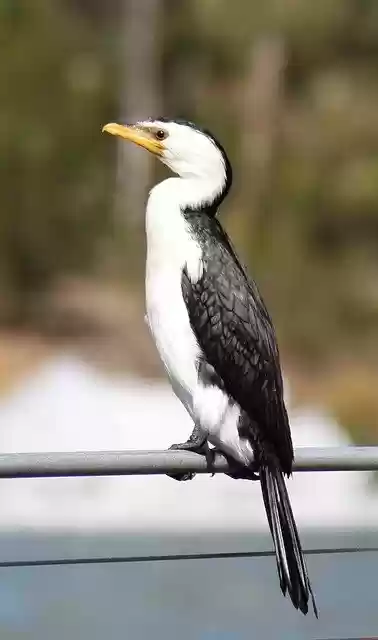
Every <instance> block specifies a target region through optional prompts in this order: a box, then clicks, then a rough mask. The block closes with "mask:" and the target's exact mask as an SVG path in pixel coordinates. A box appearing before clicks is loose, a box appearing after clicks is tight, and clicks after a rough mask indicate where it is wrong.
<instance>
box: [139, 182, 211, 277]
mask: <svg viewBox="0 0 378 640" xmlns="http://www.w3.org/2000/svg"><path fill="white" fill-rule="evenodd" d="M218 193H219V184H218V185H216V186H215V185H211V184H210V183H209V180H204V179H202V178H168V179H167V180H164V182H161V183H160V184H158V185H157V186H156V187H154V188H153V189H152V191H151V193H150V197H149V199H148V202H147V210H146V234H147V272H149V273H151V272H152V271H153V272H157V271H159V270H161V269H163V270H164V272H165V271H166V270H167V269H168V270H169V269H171V268H173V269H174V270H176V269H179V268H181V267H183V266H184V265H185V264H186V265H187V266H188V268H189V270H190V271H193V273H194V276H193V277H195V275H196V274H198V275H199V272H198V269H199V268H200V262H201V256H202V251H201V249H200V247H199V246H197V244H196V242H195V240H194V239H193V237H192V235H191V233H190V228H189V225H188V222H187V221H186V220H185V218H184V216H183V213H182V211H183V209H185V208H186V207H191V208H194V209H195V208H196V207H199V206H200V205H202V204H204V203H205V202H210V203H211V202H212V201H213V200H214V198H215V197H216V196H217V195H218ZM204 215H205V214H204ZM147 277H148V273H147Z"/></svg>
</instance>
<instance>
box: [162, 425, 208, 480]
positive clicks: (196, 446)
mask: <svg viewBox="0 0 378 640" xmlns="http://www.w3.org/2000/svg"><path fill="white" fill-rule="evenodd" d="M193 433H194V432H193ZM169 449H170V450H176V451H193V452H194V453H198V454H199V455H201V456H205V458H206V462H207V467H208V469H209V470H210V469H212V468H213V465H214V453H213V450H212V449H210V447H209V445H208V442H207V440H206V439H205V440H204V439H203V437H202V438H201V439H199V438H197V437H193V434H192V435H191V436H190V438H189V439H188V440H187V441H186V442H180V443H178V444H172V445H171V446H170V447H169ZM168 475H169V477H170V478H173V479H174V480H178V481H179V482H183V481H184V480H193V478H194V476H195V475H196V474H195V473H192V472H190V471H189V472H186V473H175V474H170V473H169V474H168ZM212 475H214V473H213V474H212Z"/></svg>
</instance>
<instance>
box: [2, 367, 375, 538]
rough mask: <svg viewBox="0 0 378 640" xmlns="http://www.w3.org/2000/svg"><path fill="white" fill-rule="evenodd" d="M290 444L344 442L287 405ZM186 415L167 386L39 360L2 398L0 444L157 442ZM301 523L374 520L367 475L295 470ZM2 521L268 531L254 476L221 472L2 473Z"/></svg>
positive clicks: (5, 447) (78, 446) (320, 419)
mask: <svg viewBox="0 0 378 640" xmlns="http://www.w3.org/2000/svg"><path fill="white" fill-rule="evenodd" d="M291 425H292V432H293V438H294V443H295V445H296V446H310V445H311V446H333V445H341V444H348V440H347V437H346V435H345V434H344V433H343V432H342V430H341V429H340V428H339V427H338V426H337V425H336V424H335V423H334V422H333V421H331V420H330V419H328V418H327V417H325V416H322V415H320V414H319V413H314V412H311V411H307V412H301V413H300V414H299V413H291ZM190 431H191V422H190V420H189V418H188V416H187V415H186V412H185V410H184V409H183V408H182V407H181V405H180V403H179V401H178V400H177V399H176V398H175V397H174V395H173V393H172V392H171V390H170V388H169V387H168V385H165V384H153V385H152V384H145V383H143V382H141V381H140V380H135V379H130V378H127V377H124V378H117V379H115V378H113V379H111V378H109V377H107V376H105V375H103V374H101V373H99V372H98V371H97V370H95V369H92V368H91V367H90V366H88V365H86V364H85V363H84V362H81V361H80V360H79V359H77V358H76V357H75V356H70V355H67V356H65V357H61V358H58V359H56V360H53V361H51V362H50V363H48V364H46V365H45V366H43V367H42V368H41V369H40V370H39V371H38V372H37V373H36V374H34V375H33V377H32V378H31V379H29V380H27V381H26V382H24V383H23V384H22V385H20V386H19V387H18V388H17V389H16V390H14V391H13V393H12V395H10V396H8V397H7V398H5V399H3V400H2V402H1V404H0V452H1V453H5V452H21V451H77V450H104V449H109V450H116V449H163V448H166V447H168V446H169V445H170V444H172V443H173V442H180V441H182V440H185V439H186V438H187V436H188V435H189V433H190ZM289 490H290V495H291V497H292V502H293V507H294V511H295V514H296V517H297V520H298V523H299V524H300V526H301V527H305V526H308V527H315V528H324V527H327V526H329V527H335V526H336V527H338V528H340V527H341V528H343V527H345V528H348V527H354V526H358V527H363V526H367V527H370V526H377V525H378V500H377V494H376V493H375V492H374V488H373V487H372V483H369V474H366V473H353V472H351V473H298V474H295V477H294V479H292V480H290V481H289ZM0 527H1V528H2V529H8V528H9V529H15V528H17V529H34V530H35V529H37V530H38V529H41V530H42V529H53V528H55V529H59V530H61V529H65V530H71V531H74V530H81V531H86V530H87V531H89V530H103V531H104V530H105V531H106V530H114V529H119V530H129V531H138V530H139V531H142V530H143V531H146V530H147V531H153V530H160V531H173V530H174V531H183V532H187V531H188V530H193V531H194V530H195V531H199V530H211V529H220V530H223V531H224V530H234V531H240V530H253V529H264V530H265V529H266V527H267V525H266V517H265V514H264V511H263V507H262V500H261V495H260V488H259V486H258V483H250V482H247V481H235V480H232V479H230V478H227V477H225V476H222V475H217V476H215V477H214V478H210V477H209V476H208V475H205V476H197V477H196V478H195V479H194V480H193V481H191V482H186V483H179V482H176V481H174V480H172V479H170V478H167V477H165V476H150V477H148V476H146V477H121V478H119V477H107V478H47V479H27V480H26V479H25V480H24V479H22V480H20V479H16V480H1V481H0Z"/></svg>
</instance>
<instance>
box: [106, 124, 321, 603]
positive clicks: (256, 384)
mask: <svg viewBox="0 0 378 640" xmlns="http://www.w3.org/2000/svg"><path fill="white" fill-rule="evenodd" d="M103 131H106V132H108V133H110V134H113V135H116V136H120V137H121V138H124V139H126V140H130V141H131V142H134V143H135V144H137V145H139V146H141V147H144V148H145V149H147V150H148V151H150V152H151V153H153V154H154V155H156V156H157V157H158V158H159V159H160V160H161V161H162V162H163V163H164V164H166V165H167V166H168V167H169V168H170V169H171V170H172V171H173V172H174V173H175V174H177V176H178V177H171V178H168V179H167V180H164V181H163V182H161V183H160V184H158V185H157V186H155V187H154V188H153V189H152V191H151V193H150V196H149V198H148V203H147V211H146V233H147V263H146V308H147V319H148V324H149V326H150V329H151V332H152V335H153V337H154V339H155V342H156V346H157V349H158V351H159V354H160V357H161V359H162V361H163V363H164V365H165V368H166V370H167V373H168V375H169V378H170V381H171V384H172V387H173V389H174V391H175V393H176V395H177V396H178V398H179V399H180V400H181V401H182V403H183V404H184V406H185V407H186V409H187V411H188V412H189V414H190V415H191V417H192V419H193V422H194V429H193V433H192V435H191V436H190V438H189V440H188V441H187V442H185V443H182V444H179V445H173V447H174V448H181V449H190V450H192V451H193V450H194V451H199V452H202V453H204V452H207V453H208V443H210V444H212V445H213V446H214V447H216V448H218V449H219V450H220V451H222V452H223V453H224V454H225V455H226V456H227V457H228V459H230V460H232V461H234V465H235V464H236V467H237V469H236V471H235V473H230V475H232V477H243V478H250V479H259V480H260V483H261V489H262V495H263V500H264V505H265V510H266V513H267V518H268V523H269V527H270V531H271V534H272V538H273V543H274V549H275V554H276V560H277V568H278V575H279V580H280V585H281V590H282V592H283V594H284V595H286V593H287V592H288V593H289V594H290V597H291V600H292V602H293V605H294V607H296V608H297V609H300V610H301V611H302V612H303V613H304V614H306V613H307V612H308V603H309V600H311V601H312V605H313V609H314V612H315V615H316V616H317V609H316V605H315V600H314V596H313V592H312V589H311V585H310V580H309V577H308V573H307V567H306V563H305V559H304V557H303V553H302V548H301V543H300V540H299V536H298V531H297V527H296V524H295V520H294V516H293V512H292V509H291V505H290V501H289V496H288V493H287V489H286V485H285V481H284V476H285V475H286V476H290V474H291V471H292V463H293V445H292V440H291V434H290V426H289V421H288V416H287V412H286V408H285V404H284V399H283V383H282V374H281V367H280V359H279V353H278V347H277V342H276V337H275V332H274V328H273V324H272V321H271V318H270V316H269V314H268V311H267V309H266V307H265V304H264V302H263V300H262V298H261V296H260V293H259V291H258V289H257V286H256V284H255V283H254V281H253V280H252V279H251V278H249V277H248V276H247V274H246V271H245V269H244V268H243V266H242V265H241V264H240V262H239V260H238V258H237V256H236V254H235V252H234V250H233V248H232V246H231V244H230V241H229V238H228V236H227V234H226V233H225V231H224V230H223V228H222V226H221V225H220V223H219V221H218V220H217V218H216V214H217V211H218V207H219V205H220V204H221V202H222V200H223V199H224V198H225V196H226V195H227V193H228V191H229V189H230V187H231V182H232V171H231V165H230V162H229V160H228V158H227V155H226V153H225V151H224V149H223V147H222V146H221V145H220V144H219V142H218V141H217V140H216V139H215V138H214V136H212V135H211V134H210V133H209V132H208V131H205V130H203V129H200V128H199V127H197V126H195V125H194V124H192V123H191V122H187V121H184V120H169V119H167V118H158V119H150V120H147V121H143V122H138V123H137V124H135V125H132V126H126V125H120V124H115V123H111V124H107V125H105V127H104V128H103ZM256 471H258V476H257V475H256ZM176 477H177V476H176ZM190 477H193V476H190V475H189V474H188V475H183V476H181V477H177V479H189V478H190Z"/></svg>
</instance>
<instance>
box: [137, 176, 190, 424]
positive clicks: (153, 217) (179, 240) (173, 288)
mask: <svg viewBox="0 0 378 640" xmlns="http://www.w3.org/2000/svg"><path fill="white" fill-rule="evenodd" d="M170 182H171V181H170V180H168V181H166V182H164V183H162V184H160V185H158V186H157V187H155V189H153V191H152V192H151V195H150V198H149V201H148V204H147V215H146V232H147V265H146V307H147V317H148V323H149V325H150V329H151V332H152V335H153V337H154V339H155V342H156V346H157V349H158V351H159V354H160V357H161V359H162V361H163V363H164V365H165V367H166V369H167V372H168V374H169V377H170V379H171V382H172V386H173V388H174V390H175V392H176V394H177V395H178V396H179V397H180V399H181V400H182V402H184V404H185V406H186V407H187V409H188V410H189V411H190V413H192V406H191V405H192V402H191V399H192V397H193V394H194V391H195V388H196V386H197V381H198V375H197V368H196V363H197V361H198V357H199V355H200V349H199V346H198V344H197V340H196V338H195V336H194V333H193V331H192V329H191V326H190V322H189V316H188V312H187V309H186V305H185V302H184V300H183V296H182V290H181V278H182V270H183V268H184V267H186V268H187V270H188V274H189V277H190V278H191V280H192V281H196V280H198V278H199V277H200V275H201V271H202V259H201V258H202V252H201V249H200V247H199V246H198V245H197V244H196V243H195V241H194V240H193V238H192V237H191V236H190V234H189V229H188V226H187V223H186V222H185V219H184V218H183V216H182V215H181V212H180V209H179V207H178V206H177V201H175V198H172V197H169V195H170V193H172V189H167V183H170ZM171 187H172V185H171Z"/></svg>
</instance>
